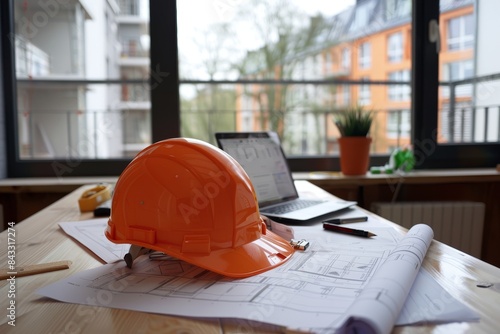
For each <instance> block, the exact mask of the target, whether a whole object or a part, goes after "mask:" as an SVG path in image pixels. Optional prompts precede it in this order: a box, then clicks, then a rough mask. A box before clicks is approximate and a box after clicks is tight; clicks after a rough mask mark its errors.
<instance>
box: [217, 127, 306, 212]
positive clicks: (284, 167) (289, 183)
mask: <svg viewBox="0 0 500 334" xmlns="http://www.w3.org/2000/svg"><path fill="white" fill-rule="evenodd" d="M216 138H217V143H218V145H219V147H220V148H221V149H222V150H224V151H225V152H227V153H228V154H229V155H230V156H232V157H233V158H234V159H235V160H236V161H238V162H239V163H240V165H241V166H242V167H243V169H244V170H245V171H246V173H247V174H248V176H249V177H250V179H251V181H252V183H253V186H254V188H255V191H256V193H257V200H258V202H259V206H260V207H264V206H267V205H271V204H276V203H280V202H282V201H285V200H290V199H294V198H297V197H298V194H297V190H296V189H295V185H294V182H293V178H292V175H291V173H290V170H289V169H288V164H287V161H286V157H285V155H284V153H283V150H282V149H281V145H280V141H279V137H278V135H277V134H276V133H274V132H249V133H217V134H216Z"/></svg>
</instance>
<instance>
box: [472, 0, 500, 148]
mask: <svg viewBox="0 0 500 334" xmlns="http://www.w3.org/2000/svg"><path fill="white" fill-rule="evenodd" d="M477 4H478V5H477V7H476V11H477V46H476V76H484V75H489V74H496V73H500V62H499V61H498V59H499V58H500V38H498V36H497V35H498V28H499V23H498V13H500V1H498V0H477ZM475 97H476V100H475V105H476V106H479V107H480V106H495V108H494V109H493V110H492V111H493V112H492V111H491V110H490V114H489V122H488V138H487V140H488V141H497V135H498V132H499V130H500V129H498V118H499V116H500V115H499V112H498V109H497V108H496V106H499V105H500V80H497V81H491V82H484V83H479V84H477V86H476V88H475ZM484 120H485V118H484V113H483V112H478V115H477V118H476V129H475V133H476V138H475V139H476V140H478V141H482V140H483V138H484V137H483V136H484V130H483V129H484Z"/></svg>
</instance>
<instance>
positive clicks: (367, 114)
mask: <svg viewBox="0 0 500 334" xmlns="http://www.w3.org/2000/svg"><path fill="white" fill-rule="evenodd" d="M334 121H335V125H336V126H337V128H338V129H339V132H340V136H341V137H340V138H339V139H338V143H339V150H340V170H341V171H342V173H343V174H344V175H364V174H366V172H367V171H368V165H369V162H370V144H371V141H372V139H371V137H370V136H369V132H370V127H371V125H372V121H373V111H372V110H365V109H364V108H363V106H360V105H355V106H351V107H348V108H346V109H344V110H341V111H339V112H338V113H337V114H336V115H335V118H334Z"/></svg>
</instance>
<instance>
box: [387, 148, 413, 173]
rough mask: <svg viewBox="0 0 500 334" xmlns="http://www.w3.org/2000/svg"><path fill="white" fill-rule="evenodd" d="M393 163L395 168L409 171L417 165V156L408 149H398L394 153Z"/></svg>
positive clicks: (392, 156)
mask: <svg viewBox="0 0 500 334" xmlns="http://www.w3.org/2000/svg"><path fill="white" fill-rule="evenodd" d="M391 160H393V164H391V165H393V166H394V169H395V170H403V171H405V172H409V171H411V170H412V169H413V167H415V156H414V155H413V152H412V151H411V150H410V149H408V148H405V149H396V150H395V151H394V152H393V153H392V155H391Z"/></svg>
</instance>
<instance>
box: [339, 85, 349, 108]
mask: <svg viewBox="0 0 500 334" xmlns="http://www.w3.org/2000/svg"><path fill="white" fill-rule="evenodd" d="M341 103H342V104H341V105H342V106H348V105H349V104H351V86H350V85H342V101H341Z"/></svg>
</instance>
